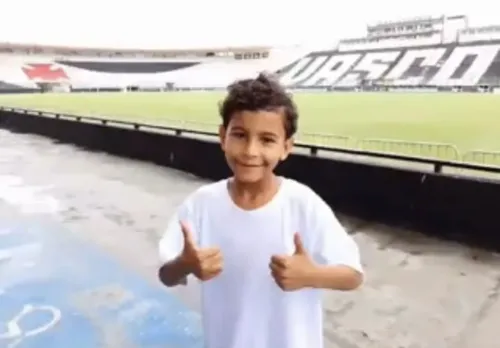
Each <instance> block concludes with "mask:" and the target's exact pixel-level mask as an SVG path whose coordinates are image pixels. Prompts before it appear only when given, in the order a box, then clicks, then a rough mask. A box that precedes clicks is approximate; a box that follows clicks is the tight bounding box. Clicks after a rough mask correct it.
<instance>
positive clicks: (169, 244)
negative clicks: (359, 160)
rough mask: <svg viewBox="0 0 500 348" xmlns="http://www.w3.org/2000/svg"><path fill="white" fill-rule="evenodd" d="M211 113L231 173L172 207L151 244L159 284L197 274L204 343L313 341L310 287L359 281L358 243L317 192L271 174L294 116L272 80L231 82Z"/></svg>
mask: <svg viewBox="0 0 500 348" xmlns="http://www.w3.org/2000/svg"><path fill="white" fill-rule="evenodd" d="M220 114H221V116H222V125H221V126H220V129H219V136H220V142H221V147H222V150H223V151H224V153H225V156H226V160H227V163H228V165H229V167H230V168H231V170H232V172H233V174H234V176H233V177H232V178H229V179H225V180H222V181H219V182H216V183H213V184H209V185H206V186H204V187H202V188H200V189H199V190H197V191H196V192H194V193H193V194H191V195H190V196H189V197H188V198H187V199H186V200H185V202H184V203H183V204H182V205H181V206H180V207H179V208H178V210H177V213H176V214H175V216H174V217H173V218H172V220H171V221H170V222H169V225H168V228H167V231H166V233H165V235H164V237H163V238H162V240H161V241H160V255H161V258H162V260H163V262H165V263H164V265H163V266H162V267H161V268H160V270H159V277H160V279H161V281H162V282H163V283H164V284H165V285H166V286H175V285H178V284H185V283H186V277H187V276H188V275H190V274H192V275H194V276H196V277H197V278H198V279H199V280H200V281H202V286H201V291H202V314H203V326H204V336H205V342H206V347H207V348H320V347H322V346H323V330H322V324H323V322H322V306H321V292H320V290H319V289H336V290H353V289H356V288H357V287H358V286H360V284H361V283H362V278H363V275H362V268H361V264H360V260H359V253H358V248H357V245H356V244H355V242H354V241H353V240H352V239H351V237H350V236H348V234H347V233H346V232H345V231H344V230H343V228H342V226H341V225H340V223H339V222H338V220H337V219H336V217H335V215H334V213H333V212H332V210H331V209H330V207H328V205H327V204H326V203H325V202H324V201H323V200H322V199H321V198H320V197H319V196H318V195H317V194H315V193H314V192H313V191H312V190H311V189H309V188H308V187H306V186H304V185H302V184H300V183H298V182H296V181H294V180H291V179H287V178H284V177H278V176H276V175H275V174H274V169H275V167H276V166H277V165H278V163H279V162H280V161H284V160H285V159H286V158H287V157H288V155H289V154H290V151H291V149H292V139H293V135H294V134H295V132H296V130H297V118H298V113H297V109H296V106H295V104H294V102H293V101H292V99H291V97H289V96H288V95H287V93H286V92H285V90H284V89H283V88H282V87H281V86H280V85H279V84H278V83H277V82H275V81H273V80H271V79H270V78H268V77H267V76H266V75H263V74H261V75H259V76H258V77H257V78H256V79H248V80H241V81H237V82H235V83H234V84H232V85H231V86H229V88H228V95H227V96H226V98H225V100H224V101H223V102H222V104H221V105H220ZM304 170H307V168H304Z"/></svg>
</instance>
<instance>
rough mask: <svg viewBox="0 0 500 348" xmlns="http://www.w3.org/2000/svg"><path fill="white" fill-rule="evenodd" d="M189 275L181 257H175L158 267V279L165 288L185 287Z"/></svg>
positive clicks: (188, 270) (189, 271)
mask: <svg viewBox="0 0 500 348" xmlns="http://www.w3.org/2000/svg"><path fill="white" fill-rule="evenodd" d="M190 273H191V270H190V269H189V267H188V265H187V264H186V263H185V262H183V259H182V258H181V257H177V258H175V259H174V260H172V261H168V262H166V263H165V264H164V265H163V266H161V267H160V269H159V271H158V278H159V279H160V281H161V282H162V283H163V284H164V285H166V286H176V285H186V284H187V276H188V275H189V274H190Z"/></svg>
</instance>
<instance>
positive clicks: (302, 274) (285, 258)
mask: <svg viewBox="0 0 500 348" xmlns="http://www.w3.org/2000/svg"><path fill="white" fill-rule="evenodd" d="M293 240H294V244H295V252H294V253H293V255H291V256H289V255H273V256H272V257H271V263H270V264H269V267H270V268H271V274H272V276H273V278H274V280H275V281H276V284H277V285H278V286H279V287H280V288H281V289H282V290H284V291H293V290H298V289H301V288H304V287H307V286H308V279H309V278H310V277H311V275H312V273H313V271H314V269H315V265H314V263H313V261H312V260H311V258H310V257H309V255H308V254H307V251H306V249H305V248H304V245H303V244H302V240H301V239H300V235H299V234H298V233H295V235H294V238H293Z"/></svg>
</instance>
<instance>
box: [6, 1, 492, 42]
mask: <svg viewBox="0 0 500 348" xmlns="http://www.w3.org/2000/svg"><path fill="white" fill-rule="evenodd" d="M495 3H496V4H495ZM499 12H500V1H498V0H473V1H472V0H343V1H335V0H249V1H243V0H140V1H137V0H85V1H82V0H5V4H4V6H2V19H1V20H0V41H9V42H23V43H42V44H61V45H71V46H95V47H104V46H107V47H142V48H187V47H190V48H191V47H209V46H211V47H214V46H217V47H219V46H228V45H236V46H244V45H257V44H262V45H289V44H296V43H304V42H309V41H311V40H314V42H312V43H314V44H317V43H322V44H325V43H328V42H332V43H335V42H336V41H337V40H338V39H339V38H348V37H359V36H362V35H363V34H364V31H365V25H366V24H367V23H371V22H373V21H377V20H391V19H398V18H406V17H410V16H423V15H436V16H439V15H441V14H447V15H456V14H466V15H468V16H469V18H470V21H471V25H489V24H499V25H500V16H499V15H498V13H499Z"/></svg>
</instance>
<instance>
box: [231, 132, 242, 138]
mask: <svg viewBox="0 0 500 348" xmlns="http://www.w3.org/2000/svg"><path fill="white" fill-rule="evenodd" d="M232 135H233V137H235V138H243V137H244V136H245V134H243V133H232Z"/></svg>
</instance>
